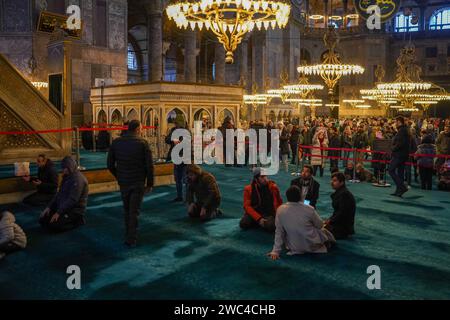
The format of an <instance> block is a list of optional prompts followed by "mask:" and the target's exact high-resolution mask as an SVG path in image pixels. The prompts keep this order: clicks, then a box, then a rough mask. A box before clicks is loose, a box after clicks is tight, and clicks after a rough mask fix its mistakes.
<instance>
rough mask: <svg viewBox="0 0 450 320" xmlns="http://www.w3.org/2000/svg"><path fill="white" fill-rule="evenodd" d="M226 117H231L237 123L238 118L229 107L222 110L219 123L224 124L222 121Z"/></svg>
mask: <svg viewBox="0 0 450 320" xmlns="http://www.w3.org/2000/svg"><path fill="white" fill-rule="evenodd" d="M226 117H231V120H233V122H234V123H236V118H235V117H234V113H233V111H231V110H230V109H228V108H224V109H222V110H220V112H219V115H218V117H217V119H218V120H217V122H218V125H222V123H223V121H224V120H225V118H226Z"/></svg>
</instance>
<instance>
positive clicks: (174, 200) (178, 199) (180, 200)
mask: <svg viewBox="0 0 450 320" xmlns="http://www.w3.org/2000/svg"><path fill="white" fill-rule="evenodd" d="M172 202H183V198H180V197H176V198H175V199H173V200H172Z"/></svg>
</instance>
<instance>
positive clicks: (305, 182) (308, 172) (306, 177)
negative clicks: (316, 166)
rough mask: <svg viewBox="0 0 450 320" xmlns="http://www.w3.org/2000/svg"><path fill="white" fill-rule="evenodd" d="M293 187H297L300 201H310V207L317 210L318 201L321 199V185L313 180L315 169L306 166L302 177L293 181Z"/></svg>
mask: <svg viewBox="0 0 450 320" xmlns="http://www.w3.org/2000/svg"><path fill="white" fill-rule="evenodd" d="M291 186H297V187H298V188H299V189H300V191H301V193H300V201H301V202H302V203H303V202H305V200H307V201H309V205H310V206H311V207H313V208H316V204H317V199H319V189H320V184H319V183H318V182H317V181H316V180H314V178H313V167H311V166H310V165H305V166H304V167H303V170H302V175H301V176H300V177H298V178H296V179H294V180H292V181H291Z"/></svg>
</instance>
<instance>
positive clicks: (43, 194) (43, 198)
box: [23, 154, 58, 207]
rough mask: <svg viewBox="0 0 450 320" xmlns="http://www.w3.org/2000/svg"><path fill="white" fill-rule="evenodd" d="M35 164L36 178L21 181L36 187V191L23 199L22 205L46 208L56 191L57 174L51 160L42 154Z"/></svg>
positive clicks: (25, 178) (26, 178)
mask: <svg viewBox="0 0 450 320" xmlns="http://www.w3.org/2000/svg"><path fill="white" fill-rule="evenodd" d="M36 164H37V166H38V174H37V177H30V176H27V177H24V178H23V179H24V180H25V181H27V182H30V183H32V184H33V185H34V186H36V189H37V191H36V192H35V193H33V194H31V195H29V196H27V197H26V198H25V199H23V203H25V204H27V205H30V206H33V207H39V206H46V205H47V204H48V203H49V202H50V201H51V200H52V199H53V197H54V196H55V194H56V191H57V190H58V172H57V171H56V169H55V166H54V165H53V162H52V160H50V159H47V157H46V156H45V155H44V154H40V155H39V156H38V158H37V160H36Z"/></svg>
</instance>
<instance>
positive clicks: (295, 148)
mask: <svg viewBox="0 0 450 320" xmlns="http://www.w3.org/2000/svg"><path fill="white" fill-rule="evenodd" d="M290 146H291V151H292V160H291V164H297V157H298V144H297V143H290Z"/></svg>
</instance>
